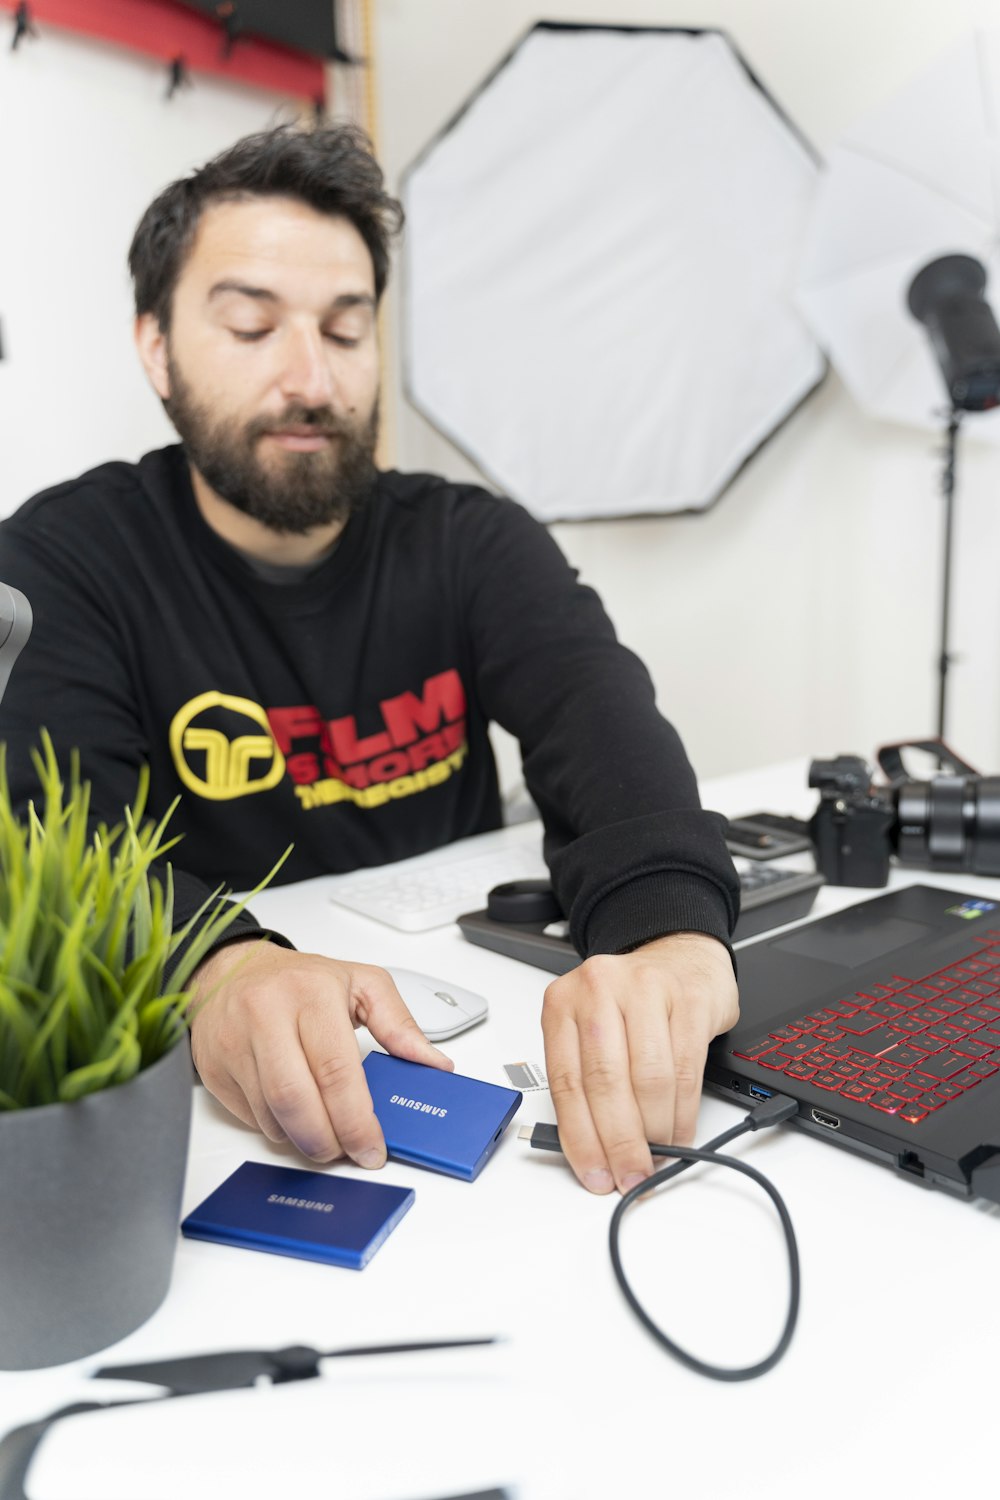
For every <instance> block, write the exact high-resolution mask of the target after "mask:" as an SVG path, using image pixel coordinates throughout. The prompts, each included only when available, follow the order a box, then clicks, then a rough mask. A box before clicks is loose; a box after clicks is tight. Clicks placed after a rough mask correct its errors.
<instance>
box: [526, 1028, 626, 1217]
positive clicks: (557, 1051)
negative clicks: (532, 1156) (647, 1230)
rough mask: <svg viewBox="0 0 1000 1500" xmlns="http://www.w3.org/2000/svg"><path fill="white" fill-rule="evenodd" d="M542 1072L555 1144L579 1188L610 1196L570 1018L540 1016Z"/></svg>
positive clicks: (610, 1180)
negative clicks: (555, 1132)
mask: <svg viewBox="0 0 1000 1500" xmlns="http://www.w3.org/2000/svg"><path fill="white" fill-rule="evenodd" d="M542 1031H543V1033H544V1035H545V1068H546V1072H547V1073H548V1076H549V1092H550V1094H551V1095H552V1102H553V1104H554V1105H555V1111H556V1122H557V1124H558V1126H559V1144H560V1146H561V1147H562V1152H563V1155H564V1156H565V1158H566V1160H567V1161H568V1162H569V1164H570V1166H571V1167H572V1169H573V1171H574V1172H575V1173H576V1176H577V1177H578V1178H579V1180H580V1182H582V1183H583V1186H584V1187H585V1188H587V1190H588V1191H589V1192H591V1193H610V1192H611V1191H612V1190H613V1188H614V1185H615V1179H614V1177H613V1176H612V1175H611V1168H610V1167H609V1165H608V1158H607V1156H606V1155H605V1152H604V1148H603V1146H602V1145H601V1138H600V1136H599V1135H598V1134H597V1128H596V1126H595V1125H594V1121H593V1118H592V1116H591V1113H590V1106H589V1105H588V1103H587V1096H586V1094H585V1093H584V1091H583V1069H582V1066H581V1063H580V1040H579V1034H578V1032H577V1028H576V1022H575V1021H574V1020H573V1018H572V1017H571V1016H552V1017H547V1016H546V1012H545V1011H544V1010H543V1012H542Z"/></svg>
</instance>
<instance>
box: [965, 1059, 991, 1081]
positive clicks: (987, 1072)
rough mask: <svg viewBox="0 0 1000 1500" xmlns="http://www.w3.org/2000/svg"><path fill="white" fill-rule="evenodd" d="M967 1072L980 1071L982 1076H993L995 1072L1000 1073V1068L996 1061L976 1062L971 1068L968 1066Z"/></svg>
mask: <svg viewBox="0 0 1000 1500" xmlns="http://www.w3.org/2000/svg"><path fill="white" fill-rule="evenodd" d="M965 1071H966V1072H967V1073H978V1075H979V1077H980V1078H992V1077H993V1074H994V1073H1000V1068H998V1067H997V1065H996V1063H995V1062H974V1063H973V1064H972V1066H971V1068H966V1070H965Z"/></svg>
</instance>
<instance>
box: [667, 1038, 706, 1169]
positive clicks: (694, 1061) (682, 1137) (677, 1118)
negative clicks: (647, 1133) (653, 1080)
mask: <svg viewBox="0 0 1000 1500" xmlns="http://www.w3.org/2000/svg"><path fill="white" fill-rule="evenodd" d="M704 1074H705V1048H704V1047H702V1048H701V1049H700V1051H699V1050H698V1049H695V1050H694V1051H693V1052H691V1053H690V1054H689V1053H686V1052H684V1053H682V1052H680V1051H679V1052H678V1054H677V1061H676V1065H675V1076H676V1079H677V1096H676V1102H675V1105H674V1134H673V1137H672V1139H673V1140H674V1141H675V1142H676V1143H677V1145H678V1146H693V1145H694V1138H695V1132H696V1131H697V1128H698V1110H699V1108H700V1106H701V1087H702V1081H703V1079H704Z"/></svg>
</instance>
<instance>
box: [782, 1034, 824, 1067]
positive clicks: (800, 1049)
mask: <svg viewBox="0 0 1000 1500" xmlns="http://www.w3.org/2000/svg"><path fill="white" fill-rule="evenodd" d="M819 1046H820V1043H819V1042H818V1041H813V1039H812V1037H808V1036H801V1037H796V1039H795V1041H794V1042H782V1043H781V1046H780V1047H779V1048H778V1051H779V1052H780V1053H781V1055H782V1057H787V1058H788V1059H789V1061H794V1060H795V1059H796V1058H799V1057H805V1056H806V1055H807V1054H808V1053H810V1052H815V1051H816V1050H817V1048H818V1047H819Z"/></svg>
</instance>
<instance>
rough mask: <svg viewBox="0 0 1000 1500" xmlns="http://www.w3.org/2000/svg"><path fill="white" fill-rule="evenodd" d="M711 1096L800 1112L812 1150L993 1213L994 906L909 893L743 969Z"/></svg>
mask: <svg viewBox="0 0 1000 1500" xmlns="http://www.w3.org/2000/svg"><path fill="white" fill-rule="evenodd" d="M739 979H740V1012H741V1014H740V1021H739V1023H738V1025H737V1026H736V1027H734V1029H733V1030H732V1031H729V1032H727V1033H726V1034H725V1035H724V1036H721V1037H717V1038H716V1039H715V1041H714V1042H713V1043H712V1046H711V1048H710V1050H709V1056H708V1063H707V1067H706V1073H705V1083H706V1086H707V1087H709V1088H711V1089H712V1090H713V1091H714V1092H716V1093H720V1094H724V1095H726V1096H727V1097H728V1098H730V1099H732V1098H735V1099H737V1100H738V1101H740V1102H741V1103H744V1104H746V1105H747V1106H748V1107H752V1106H753V1104H754V1103H755V1102H756V1101H758V1100H760V1099H766V1098H769V1097H771V1096H772V1095H774V1094H778V1093H780V1094H783V1095H786V1096H788V1097H791V1098H794V1099H795V1100H797V1102H798V1106H799V1112H798V1115H797V1116H796V1117H795V1119H794V1120H793V1121H791V1123H792V1124H794V1125H795V1126H797V1127H798V1128H799V1129H801V1130H803V1131H805V1132H806V1133H807V1134H808V1135H812V1136H816V1137H817V1138H819V1139H822V1140H826V1141H830V1142H831V1143H833V1144H835V1145H838V1146H842V1147H845V1148H846V1149H847V1150H850V1151H854V1152H857V1153H859V1154H860V1155H863V1156H866V1157H869V1158H871V1159H873V1160H875V1161H878V1162H881V1163H883V1164H885V1165H887V1166H891V1167H893V1168H894V1169H895V1170H896V1171H897V1172H899V1173H901V1174H902V1175H904V1176H906V1177H909V1178H912V1179H914V1180H918V1181H920V1182H921V1183H923V1184H924V1185H925V1186H927V1187H936V1188H943V1189H945V1190H946V1191H948V1192H951V1193H954V1194H957V1195H958V1196H960V1197H963V1198H971V1197H982V1198H985V1199H988V1200H989V1201H991V1202H993V1203H1000V901H996V902H995V901H988V900H982V899H980V898H979V897H975V896H970V895H968V894H967V893H965V892H961V891H952V890H942V889H939V888H937V887H932V886H925V885H911V886H907V887H906V888H905V889H903V890H899V891H891V892H888V893H886V894H884V895H880V896H876V897H874V898H872V899H871V900H868V901H862V902H860V903H858V904H857V905H855V906H850V907H847V908H846V909H845V910H843V911H838V912H835V913H833V914H831V915H830V916H826V917H821V918H820V919H819V920H817V921H815V922H807V923H804V924H802V925H801V926H799V927H796V928H791V929H788V930H786V931H784V932H780V933H776V934H775V935H774V936H772V937H768V938H763V939H761V940H760V941H759V942H757V943H755V944H753V945H751V946H750V947H748V948H744V949H743V950H742V951H741V952H740V954H739Z"/></svg>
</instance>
